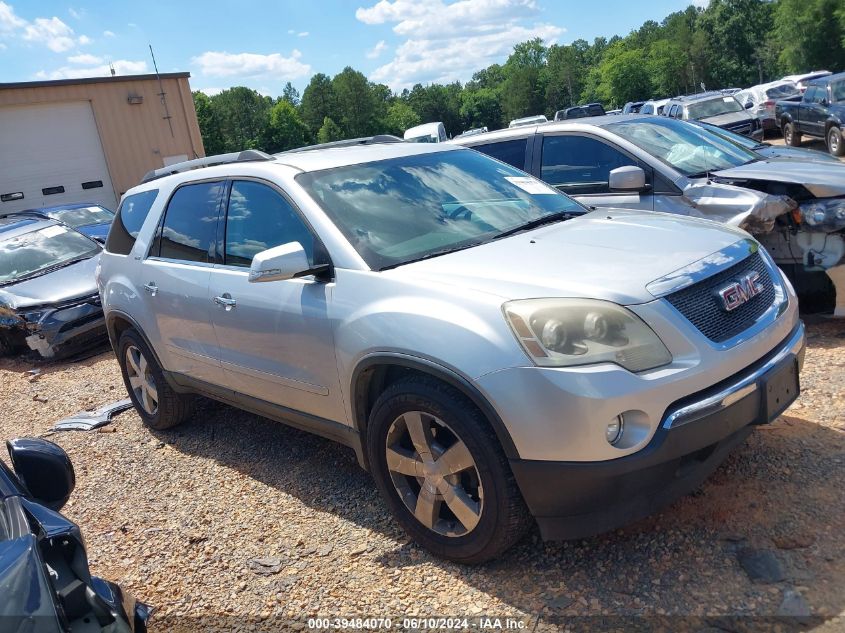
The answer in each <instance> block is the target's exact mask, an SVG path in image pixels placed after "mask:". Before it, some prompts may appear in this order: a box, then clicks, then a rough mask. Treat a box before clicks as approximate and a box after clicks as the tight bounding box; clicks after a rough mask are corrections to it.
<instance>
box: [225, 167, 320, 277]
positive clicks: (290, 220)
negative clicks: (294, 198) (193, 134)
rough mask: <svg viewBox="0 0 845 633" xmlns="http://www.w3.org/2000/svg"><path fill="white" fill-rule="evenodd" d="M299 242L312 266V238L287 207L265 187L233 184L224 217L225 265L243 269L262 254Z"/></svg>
mask: <svg viewBox="0 0 845 633" xmlns="http://www.w3.org/2000/svg"><path fill="white" fill-rule="evenodd" d="M289 242H299V243H300V244H301V245H302V248H303V249H305V253H306V255H308V261H309V263H311V264H313V263H314V236H313V235H312V233H311V231H310V230H309V229H308V227H307V226H305V223H304V222H303V221H302V219H301V218H300V217H299V215H298V214H297V212H296V211H294V209H293V207H292V206H291V205H290V203H289V202H288V201H287V200H286V199H285V198H284V196H282V195H281V194H280V193H279V192H277V191H275V190H273V189H272V188H271V187H268V186H267V185H262V184H261V183H257V182H251V181H248V180H244V181H235V182H234V183H233V184H232V191H231V193H230V194H229V212H228V214H227V216H226V262H225V263H226V264H227V265H229V266H245V267H249V265H250V264H252V258H253V257H254V256H255V255H256V254H257V253H260V252H261V251H264V250H267V249H268V248H273V247H274V246H281V245H282V244H287V243H289Z"/></svg>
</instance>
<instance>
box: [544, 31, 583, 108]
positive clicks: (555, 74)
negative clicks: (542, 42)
mask: <svg viewBox="0 0 845 633" xmlns="http://www.w3.org/2000/svg"><path fill="white" fill-rule="evenodd" d="M547 59H548V63H547V65H546V71H545V72H546V82H545V83H546V94H545V98H546V110H547V112H549V113H554V112H555V111H556V110H560V109H561V108H566V107H569V106H574V105H577V101H578V97H579V96H580V94H581V90H582V88H583V83H584V70H585V68H584V63H583V58H582V56H581V55H580V54H579V51H578V49H577V48H575V46H574V45H573V46H557V45H553V46H551V47H549V51H548V58H547Z"/></svg>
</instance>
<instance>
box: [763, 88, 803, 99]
mask: <svg viewBox="0 0 845 633" xmlns="http://www.w3.org/2000/svg"><path fill="white" fill-rule="evenodd" d="M800 93H801V91H800V90H798V86H796V85H795V84H781V85H779V86H774V87H772V88H769V89H768V90H766V96H767V97H768V98H769V99H786V98H787V97H794V96H795V95H797V94H800Z"/></svg>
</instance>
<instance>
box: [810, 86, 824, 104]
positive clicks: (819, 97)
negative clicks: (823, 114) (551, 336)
mask: <svg viewBox="0 0 845 633" xmlns="http://www.w3.org/2000/svg"><path fill="white" fill-rule="evenodd" d="M826 98H827V88H826V87H824V86H816V91H815V92H814V93H813V103H821V102H822V101H824V100H825V99H826Z"/></svg>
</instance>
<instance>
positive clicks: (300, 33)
mask: <svg viewBox="0 0 845 633" xmlns="http://www.w3.org/2000/svg"><path fill="white" fill-rule="evenodd" d="M309 35H311V34H310V33H309V32H308V31H300V32H299V33H297V34H296V36H297V37H308V36H309Z"/></svg>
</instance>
